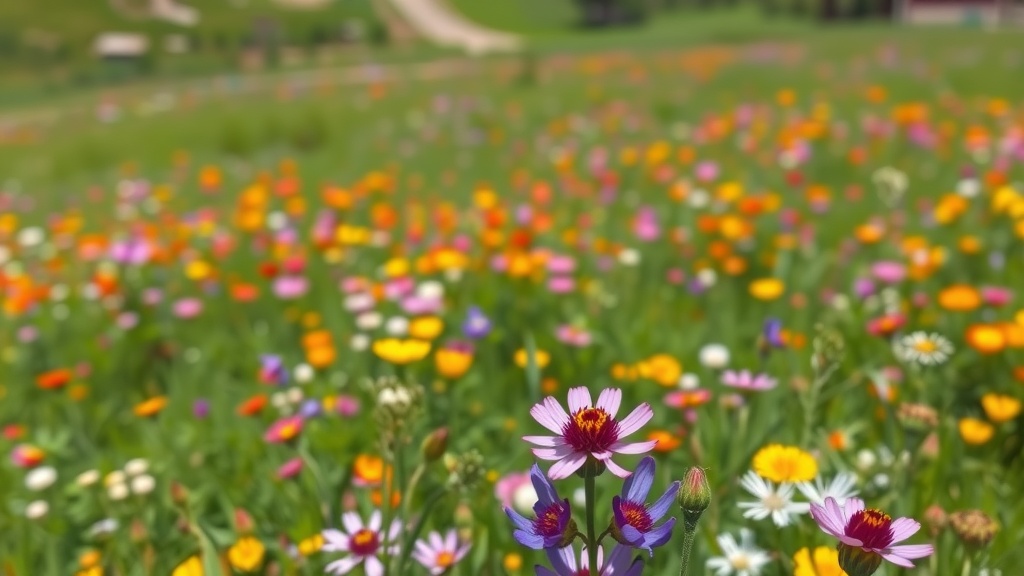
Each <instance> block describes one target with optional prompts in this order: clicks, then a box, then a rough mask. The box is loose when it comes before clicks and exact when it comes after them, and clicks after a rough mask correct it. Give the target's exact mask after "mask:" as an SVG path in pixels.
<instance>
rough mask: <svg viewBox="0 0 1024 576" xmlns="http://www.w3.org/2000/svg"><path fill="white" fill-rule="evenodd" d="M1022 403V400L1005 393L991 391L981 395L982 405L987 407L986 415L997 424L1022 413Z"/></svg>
mask: <svg viewBox="0 0 1024 576" xmlns="http://www.w3.org/2000/svg"><path fill="white" fill-rule="evenodd" d="M1020 404H1021V403H1020V400H1018V399H1016V398H1014V397H1013V396H1006V395H1004V394H993V393H991V392H989V393H988V394H985V395H984V396H982V397H981V407H982V408H984V409H985V415H986V416H988V419H989V420H991V421H993V422H995V423H996V424H1002V423H1003V422H1009V421H1010V420H1013V419H1014V418H1016V417H1017V415H1018V414H1020Z"/></svg>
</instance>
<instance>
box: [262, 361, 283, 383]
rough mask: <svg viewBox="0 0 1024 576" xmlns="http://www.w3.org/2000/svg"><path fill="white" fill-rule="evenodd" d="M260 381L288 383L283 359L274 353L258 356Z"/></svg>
mask: <svg viewBox="0 0 1024 576" xmlns="http://www.w3.org/2000/svg"><path fill="white" fill-rule="evenodd" d="M260 382H263V383H264V384H277V385H283V384H287V383H288V368H286V367H285V365H284V360H282V359H281V357H280V356H278V355H276V354H264V355H262V356H260Z"/></svg>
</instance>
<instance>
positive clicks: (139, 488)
mask: <svg viewBox="0 0 1024 576" xmlns="http://www.w3.org/2000/svg"><path fill="white" fill-rule="evenodd" d="M155 487H156V480H155V479H154V478H153V477H152V476H150V475H149V474H141V475H139V476H136V477H135V478H132V481H131V489H132V494H136V495H139V496H145V495H147V494H149V493H150V492H152V491H153V489H154V488H155Z"/></svg>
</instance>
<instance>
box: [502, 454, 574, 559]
mask: <svg viewBox="0 0 1024 576" xmlns="http://www.w3.org/2000/svg"><path fill="white" fill-rule="evenodd" d="M530 480H531V481H532V482H533V488H534V490H536V491H537V497H538V498H539V500H537V503H536V504H534V505H533V513H534V514H535V515H536V518H534V519H533V520H527V519H526V518H524V517H523V516H522V515H520V514H519V513H518V512H516V511H515V510H513V509H511V508H509V507H506V508H505V514H506V515H508V517H509V518H510V519H511V520H512V523H513V524H514V525H515V527H516V530H515V532H513V533H512V535H513V536H514V537H515V539H516V541H517V542H519V543H520V544H522V545H523V546H526V547H527V548H532V549H534V550H543V549H545V548H560V547H562V546H563V545H565V544H566V540H567V538H566V536H567V532H569V533H571V532H574V530H570V527H571V526H570V523H571V522H572V508H571V507H570V505H569V499H568V498H566V499H565V500H559V499H558V493H557V492H555V487H554V486H552V485H551V482H549V481H548V479H547V478H545V477H544V473H543V472H541V470H540V466H537V465H536V464H534V465H533V468H531V469H530ZM569 541H571V539H570V540H569Z"/></svg>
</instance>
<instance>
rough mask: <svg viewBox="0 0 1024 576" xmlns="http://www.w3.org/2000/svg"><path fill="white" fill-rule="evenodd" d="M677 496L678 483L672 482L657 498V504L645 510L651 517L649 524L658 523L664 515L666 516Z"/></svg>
mask: <svg viewBox="0 0 1024 576" xmlns="http://www.w3.org/2000/svg"><path fill="white" fill-rule="evenodd" d="M678 495H679V482H673V483H672V484H671V485H670V486H669V487H668V490H665V493H664V494H662V495H661V498H658V500H657V502H655V503H654V504H653V505H651V507H650V508H648V509H647V513H648V514H650V515H651V522H658V521H659V520H661V519H662V518H663V517H664V516H665V514H668V511H669V508H671V507H672V505H673V504H675V502H676V498H677V496H678Z"/></svg>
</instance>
